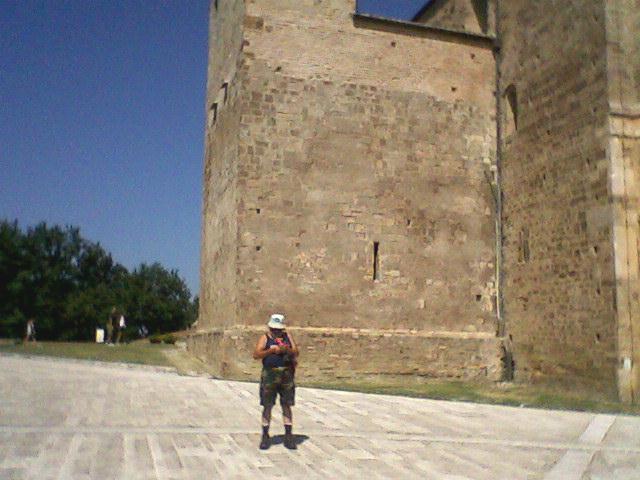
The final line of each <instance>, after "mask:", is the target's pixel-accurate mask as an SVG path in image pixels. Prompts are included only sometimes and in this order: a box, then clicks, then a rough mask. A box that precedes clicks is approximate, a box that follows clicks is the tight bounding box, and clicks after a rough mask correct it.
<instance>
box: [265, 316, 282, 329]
mask: <svg viewBox="0 0 640 480" xmlns="http://www.w3.org/2000/svg"><path fill="white" fill-rule="evenodd" d="M267 327H269V328H275V329H278V330H283V329H284V328H285V325H284V315H282V314H280V313H274V314H273V315H271V318H269V323H267Z"/></svg>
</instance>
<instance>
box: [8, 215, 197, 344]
mask: <svg viewBox="0 0 640 480" xmlns="http://www.w3.org/2000/svg"><path fill="white" fill-rule="evenodd" d="M195 305H197V304H196V303H194V302H191V293H190V292H189V289H188V288H187V286H186V284H185V283H184V281H183V280H182V279H181V278H180V277H179V275H178V272H177V271H175V270H171V271H169V270H167V269H165V268H164V267H162V266H161V265H160V264H158V263H154V264H152V265H145V264H142V265H141V266H140V267H139V268H137V269H136V270H134V271H133V272H132V273H129V271H128V270H127V269H126V268H125V267H123V266H122V265H120V264H118V263H117V262H115V261H114V260H113V258H112V256H111V254H109V253H108V252H107V251H105V250H104V249H103V248H102V247H101V246H100V244H99V243H94V242H91V241H88V240H85V239H83V238H82V236H81V235H80V230H79V229H78V228H76V227H70V226H67V227H64V228H61V227H59V226H53V227H49V226H47V224H46V223H40V224H38V225H36V226H35V227H33V228H28V229H27V231H26V232H23V231H22V230H21V229H20V228H19V226H18V222H17V221H14V222H8V221H6V220H5V221H0V336H10V337H21V336H22V335H23V334H24V328H25V324H26V320H27V319H28V318H29V317H33V318H35V319H36V329H37V333H38V338H40V339H50V340H90V339H92V338H93V335H94V332H95V328H96V327H97V326H104V325H105V323H106V320H107V318H108V316H109V313H110V310H111V308H112V307H113V306H116V307H117V308H118V309H119V310H120V311H122V312H123V313H124V314H125V315H126V317H127V318H128V323H129V325H130V326H132V327H133V326H139V325H142V324H144V325H146V326H147V328H148V329H149V330H150V331H151V332H153V333H164V332H168V331H173V330H179V329H182V328H185V327H186V326H188V325H190V324H191V323H192V322H193V321H194V319H195V316H196V315H197V310H196V307H195Z"/></svg>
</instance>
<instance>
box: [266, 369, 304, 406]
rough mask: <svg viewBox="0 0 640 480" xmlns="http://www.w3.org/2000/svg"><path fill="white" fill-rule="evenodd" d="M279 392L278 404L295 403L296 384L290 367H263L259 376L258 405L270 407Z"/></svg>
mask: <svg viewBox="0 0 640 480" xmlns="http://www.w3.org/2000/svg"><path fill="white" fill-rule="evenodd" d="M278 394H280V405H282V406H292V405H295V398H296V385H295V383H294V381H293V371H292V370H291V369H290V368H287V367H282V368H263V369H262V376H261V378H260V405H262V406H266V407H271V406H273V405H275V403H276V395H278Z"/></svg>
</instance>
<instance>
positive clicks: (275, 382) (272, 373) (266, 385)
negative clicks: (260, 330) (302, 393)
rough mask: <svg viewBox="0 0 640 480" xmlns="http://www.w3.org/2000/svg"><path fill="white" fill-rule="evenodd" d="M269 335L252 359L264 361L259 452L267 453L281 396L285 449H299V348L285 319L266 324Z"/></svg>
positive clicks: (275, 316) (261, 340)
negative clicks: (274, 410) (296, 430)
mask: <svg viewBox="0 0 640 480" xmlns="http://www.w3.org/2000/svg"><path fill="white" fill-rule="evenodd" d="M267 326H268V327H269V331H268V332H267V333H265V334H264V335H262V336H261V337H260V338H259V339H258V343H257V344H256V348H255V350H254V352H253V358H255V359H256V360H260V359H261V360H262V375H261V377H260V405H262V407H263V410H262V439H261V441H260V449H261V450H266V449H267V448H269V446H270V445H271V438H270V437H269V425H270V423H271V409H272V408H273V406H274V405H275V403H276V396H278V395H280V405H281V406H282V416H283V420H284V432H285V433H284V446H285V447H286V448H288V449H290V450H295V449H296V443H295V441H294V439H293V433H292V429H293V413H292V411H291V407H292V406H293V405H294V404H295V394H296V385H295V382H294V376H295V367H296V363H297V357H298V353H299V351H298V347H297V345H296V343H295V342H294V340H293V338H292V337H291V335H289V334H288V333H287V332H286V331H285V323H284V315H280V314H273V315H271V318H270V319H269V323H267Z"/></svg>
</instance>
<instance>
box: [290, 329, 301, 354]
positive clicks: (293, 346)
mask: <svg viewBox="0 0 640 480" xmlns="http://www.w3.org/2000/svg"><path fill="white" fill-rule="evenodd" d="M287 336H288V337H289V343H291V348H290V349H289V350H290V351H291V353H293V354H294V355H295V356H296V357H297V356H298V355H300V350H298V345H297V344H296V342H295V341H294V340H293V337H292V336H291V334H290V333H289V332H287Z"/></svg>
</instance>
